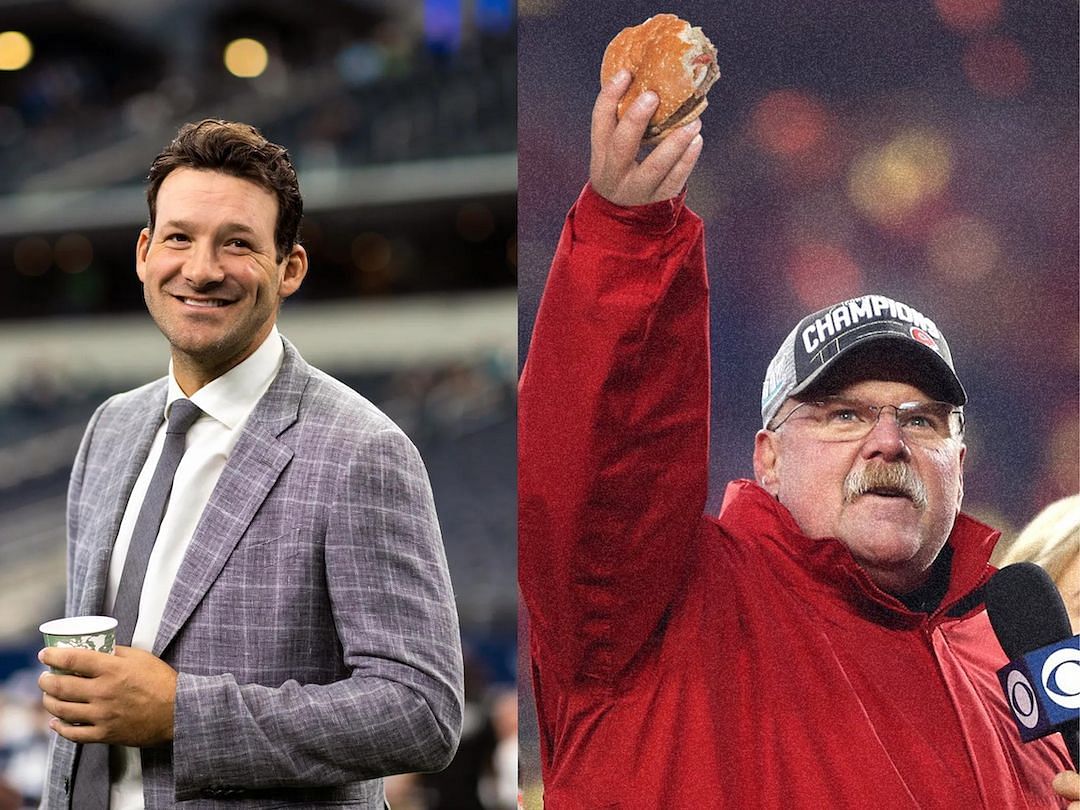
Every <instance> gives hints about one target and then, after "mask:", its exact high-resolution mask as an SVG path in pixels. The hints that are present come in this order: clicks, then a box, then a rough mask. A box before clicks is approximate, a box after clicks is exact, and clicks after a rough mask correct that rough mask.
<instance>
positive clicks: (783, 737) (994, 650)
mask: <svg viewBox="0 0 1080 810" xmlns="http://www.w3.org/2000/svg"><path fill="white" fill-rule="evenodd" d="M707 295H708V290H707V285H706V276H705V258H704V249H703V241H702V227H701V221H700V220H699V219H698V217H697V216H696V215H694V214H693V213H692V212H691V211H689V210H688V209H686V208H685V207H684V206H683V201H682V199H681V198H680V199H676V200H670V201H667V202H663V203H656V204H654V205H650V206H643V207H639V208H634V209H625V208H619V207H617V206H614V205H612V204H610V203H608V202H607V201H605V200H603V199H602V198H600V197H599V196H598V195H596V194H595V193H594V192H592V191H591V190H590V189H588V188H586V190H585V191H584V192H583V193H582V195H581V197H580V198H579V199H578V201H577V203H576V204H575V206H574V208H573V210H572V211H571V212H570V215H569V216H568V218H567V222H566V226H565V228H564V230H563V234H562V238H561V240H560V242H559V247H558V252H557V254H556V257H555V261H554V265H553V267H552V271H551V276H550V278H549V280H548V284H547V289H546V291H545V294H544V300H543V302H542V305H541V308H540V313H539V315H538V317H537V321H536V325H535V329H534V333H533V340H532V347H531V349H530V351H529V357H528V364H527V366H526V369H525V372H524V374H523V376H522V382H521V398H520V425H521V428H520V436H519V441H520V445H519V453H520V456H519V489H520V579H521V588H522V593H523V596H524V600H525V604H526V606H527V609H528V611H529V618H530V623H531V629H532V636H531V637H532V641H531V649H530V653H531V660H532V677H533V682H534V689H535V694H536V702H537V711H538V715H539V720H540V734H541V740H540V742H541V755H542V760H543V762H542V764H543V773H544V782H545V802H546V806H547V808H549V810H563V808H571V809H572V810H579V808H582V809H587V810H591V809H592V808H604V809H613V808H620V809H622V808H633V810H649V809H650V808H675V809H676V810H682V808H692V809H696V808H718V807H731V808H739V810H747V809H748V808H751V809H756V808H771V807H777V808H780V807H783V808H813V809H814V810H820V808H859V809H860V810H861V809H862V808H873V810H891V809H892V808H941V809H942V810H958V809H962V808H993V809H994V810H1000V809H1001V808H1026V807H1037V808H1047V807H1060V806H1062V805H1064V802H1063V801H1061V800H1059V799H1057V798H1055V796H1054V794H1053V791H1052V790H1051V788H1050V782H1051V780H1052V779H1053V776H1054V774H1055V773H1057V772H1058V771H1062V770H1066V769H1067V768H1069V767H1070V764H1069V761H1068V758H1067V755H1066V753H1065V748H1064V745H1062V744H1061V742H1060V740H1059V739H1058V738H1057V737H1056V735H1055V738H1054V740H1052V741H1051V740H1044V741H1040V742H1036V743H1032V744H1028V745H1024V744H1021V743H1020V741H1019V738H1018V736H1017V733H1016V729H1015V726H1014V724H1013V721H1012V719H1011V718H1010V716H1009V714H1008V710H1007V707H1006V705H1005V701H1004V699H1003V697H1002V694H1001V689H1000V686H999V685H998V681H997V678H996V675H995V671H996V670H997V669H998V668H999V667H1000V666H1002V665H1003V664H1004V663H1005V655H1004V653H1003V652H1002V651H1001V648H1000V646H999V645H998V643H997V641H996V639H995V638H994V635H993V632H992V630H991V628H990V625H989V622H988V621H987V617H986V612H985V610H984V609H983V607H982V605H981V604H980V600H979V598H978V592H977V589H978V588H979V586H980V585H982V584H983V583H984V582H985V581H986V578H987V577H988V575H989V573H990V572H991V570H992V569H990V568H989V567H988V566H987V562H986V561H987V558H988V556H989V554H990V550H991V548H992V546H993V544H994V541H995V540H996V538H997V534H996V533H995V532H993V531H992V530H990V529H989V528H987V527H986V526H984V525H982V524H980V523H978V522H977V521H975V520H973V519H971V518H969V517H967V516H964V515H961V516H960V517H959V518H958V519H957V521H956V525H955V527H954V529H953V532H952V535H951V536H950V538H949V543H950V544H951V545H952V547H953V560H952V574H951V579H950V587H949V590H948V593H947V594H946V596H945V598H944V600H943V601H942V603H941V606H940V607H939V608H938V609H937V610H935V611H934V612H933V613H931V614H929V615H928V614H925V613H913V612H910V611H909V610H907V609H906V608H905V607H904V606H903V605H902V604H901V603H900V602H899V601H897V600H896V599H894V598H893V597H891V596H890V595H888V594H886V593H885V592H883V591H881V590H879V589H878V588H877V587H876V586H875V585H874V584H873V582H872V581H871V580H870V579H869V578H868V577H867V576H866V575H865V574H864V573H863V571H862V569H860V568H859V566H858V565H857V564H856V563H855V560H854V559H853V558H852V556H851V555H850V553H849V552H848V551H847V549H846V547H845V546H843V545H842V544H841V543H840V542H839V541H837V540H833V539H823V540H812V539H810V538H808V537H806V536H804V535H803V534H802V533H801V532H800V531H799V529H798V527H797V526H796V524H795V522H794V520H793V519H792V517H791V516H790V514H789V513H788V512H787V511H786V510H785V509H784V507H782V506H781V505H780V504H779V503H778V502H777V501H775V500H774V499H773V498H771V497H770V496H769V495H768V494H767V493H766V492H765V491H764V490H762V489H760V488H759V487H758V486H757V485H756V484H754V483H753V482H750V481H736V482H733V483H731V484H729V486H728V490H727V494H726V498H725V502H724V506H723V508H722V510H721V512H720V515H719V517H716V518H713V517H708V516H702V510H703V508H704V505H705V498H706V484H707V482H706V473H707V466H708V463H707V448H708V429H707V421H708V405H709V358H708V301H707Z"/></svg>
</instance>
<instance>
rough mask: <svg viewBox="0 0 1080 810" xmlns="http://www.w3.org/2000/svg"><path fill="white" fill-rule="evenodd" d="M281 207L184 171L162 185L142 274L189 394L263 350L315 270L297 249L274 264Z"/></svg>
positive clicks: (206, 174) (141, 249)
mask: <svg viewBox="0 0 1080 810" xmlns="http://www.w3.org/2000/svg"><path fill="white" fill-rule="evenodd" d="M277 210H278V203H277V199H276V197H275V196H274V195H273V194H272V193H271V192H269V191H267V190H266V189H264V188H262V187H261V186H259V185H257V184H255V183H253V182H251V181H250V180H245V179H242V178H239V177H233V176H232V175H228V174H222V173H221V172H216V171H205V170H198V169H189V168H181V169H176V170H174V171H173V172H171V173H170V174H169V175H168V176H167V177H166V178H165V180H164V181H163V182H162V184H161V187H160V189H159V191H158V196H157V216H156V221H155V224H154V231H153V233H151V232H150V231H149V229H147V228H144V229H143V231H142V233H141V234H139V241H138V245H137V247H136V261H135V264H136V272H137V273H138V275H139V280H140V281H142V283H143V295H144V297H145V299H146V306H147V308H148V309H149V310H150V315H151V316H152V317H153V319H154V321H155V322H156V323H157V325H158V328H159V329H160V330H161V331H162V333H163V334H164V335H165V337H166V338H168V340H169V343H170V344H171V345H172V354H173V366H174V373H175V374H176V377H177V381H178V382H179V383H180V385H181V387H182V388H184V391H185V392H186V393H188V394H192V393H194V391H193V390H189V386H191V387H194V388H196V389H197V388H199V387H201V386H202V385H205V384H206V383H207V382H209V381H210V380H212V379H214V378H215V377H217V376H220V375H221V374H223V373H224V372H226V371H228V370H229V369H230V368H232V367H233V366H235V365H236V364H237V363H239V362H240V361H241V360H243V359H244V358H246V357H247V356H248V355H250V354H251V353H252V352H253V351H254V350H255V349H256V348H257V347H258V346H259V344H260V343H261V342H262V341H263V340H264V339H265V338H266V336H267V335H268V334H269V332H270V329H271V328H272V326H273V325H274V322H275V320H276V318H277V310H278V305H279V303H280V301H281V300H282V299H283V298H286V297H288V296H289V295H292V293H293V292H295V291H296V289H297V288H298V287H299V286H300V282H301V281H302V280H303V278H304V274H305V273H306V272H307V255H306V253H305V252H304V249H303V248H302V247H300V246H299V245H296V246H294V247H293V249H292V251H291V252H290V253H289V255H288V256H285V257H283V258H282V260H281V261H280V262H279V261H277V260H276V255H275V247H274V226H275V224H276V222H277Z"/></svg>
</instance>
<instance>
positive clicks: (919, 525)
mask: <svg viewBox="0 0 1080 810" xmlns="http://www.w3.org/2000/svg"><path fill="white" fill-rule="evenodd" d="M832 393H835V394H838V395H841V396H845V397H852V398H856V399H860V400H863V401H865V402H870V403H873V404H877V405H884V404H891V405H899V404H901V403H904V402H913V401H926V400H929V399H931V397H928V396H927V395H926V394H925V393H923V391H921V390H919V389H918V388H916V387H915V386H913V385H910V384H908V383H905V382H894V381H883V380H862V381H858V382H853V383H851V384H849V385H846V386H844V387H843V388H841V389H839V390H837V391H835V392H832ZM797 404H798V403H797V402H795V401H793V400H789V401H788V402H786V403H785V404H784V406H783V407H782V408H781V409H780V412H779V414H778V419H777V420H776V421H777V422H779V420H780V419H782V418H783V417H784V416H785V415H786V414H787V413H788V412H790V411H791V410H792V408H793V407H794V406H795V405H797ZM963 461H964V445H963V442H962V441H961V440H960V439H959V438H956V439H943V440H942V441H941V442H940V443H939V444H938V445H936V446H925V445H920V444H915V443H911V442H906V441H905V438H904V435H903V434H902V433H901V431H900V427H899V426H898V425H897V423H896V420H895V419H894V418H893V409H892V408H887V409H885V410H884V412H883V413H882V415H881V418H880V419H879V420H878V422H877V424H876V425H874V427H873V428H872V429H871V431H870V432H869V434H867V435H866V436H865V437H864V438H862V439H859V440H855V441H843V442H827V441H822V440H820V439H817V438H813V437H811V436H810V431H808V430H807V429H806V424H805V422H801V420H799V419H791V420H789V421H788V422H786V423H785V424H784V425H783V426H782V427H781V428H780V429H779V430H776V431H769V430H762V431H759V433H758V435H757V438H756V445H755V448H754V470H755V473H756V475H757V479H758V481H759V482H760V483H761V484H762V486H764V487H765V489H766V490H768V491H769V492H770V493H772V494H773V495H775V496H776V497H777V498H778V500H779V501H780V503H782V504H783V505H784V506H785V507H787V509H788V511H790V512H791V515H792V517H794V518H795V522H796V523H798V524H799V527H800V528H801V529H802V531H803V532H804V533H805V534H806V535H807V536H809V537H835V538H837V539H839V540H840V541H841V542H843V543H844V545H846V546H847V547H848V548H849V549H850V550H851V553H852V555H853V556H854V557H855V559H856V560H857V561H858V563H859V564H860V566H861V567H862V568H863V569H864V570H865V571H866V572H867V573H868V574H869V575H870V576H871V578H872V579H874V581H875V582H876V583H877V584H878V585H879V586H880V587H881V588H883V589H884V590H887V591H890V592H892V593H905V592H907V591H910V590H912V589H913V588H916V587H918V586H919V585H921V584H922V583H923V582H924V581H925V580H926V578H927V576H928V574H929V569H930V566H931V565H932V564H933V561H934V560H935V559H936V558H937V555H938V552H939V551H941V548H942V546H943V545H944V544H945V540H946V539H947V538H948V536H949V533H950V532H951V531H952V526H953V521H954V520H955V518H956V514H957V512H959V511H960V501H961V499H962V498H963V489H964V488H963ZM887 464H891V465H902V466H905V467H907V468H908V470H909V471H910V472H911V473H912V474H913V475H914V476H915V477H916V478H918V479H919V480H920V481H921V482H922V484H923V487H924V489H925V492H926V499H925V504H918V503H916V502H915V501H914V500H913V499H911V498H909V497H897V496H895V495H893V494H877V493H875V492H866V493H864V494H861V495H856V496H854V497H851V496H848V497H845V479H847V478H848V476H849V475H851V474H853V473H854V474H858V473H862V472H864V471H866V470H868V469H869V468H873V467H881V466H882V465H887ZM871 472H873V470H871Z"/></svg>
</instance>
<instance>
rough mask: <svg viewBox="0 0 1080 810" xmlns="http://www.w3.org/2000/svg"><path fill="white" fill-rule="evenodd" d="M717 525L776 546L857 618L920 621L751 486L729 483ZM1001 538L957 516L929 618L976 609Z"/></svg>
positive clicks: (842, 552)
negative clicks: (945, 573) (941, 588)
mask: <svg viewBox="0 0 1080 810" xmlns="http://www.w3.org/2000/svg"><path fill="white" fill-rule="evenodd" d="M716 521H717V522H718V523H719V524H720V526H721V528H723V529H724V530H725V532H726V533H727V534H729V535H730V536H731V537H733V538H735V540H736V541H739V542H745V543H749V544H760V543H769V544H773V545H775V546H776V547H778V548H779V549H780V551H781V552H782V553H783V554H784V555H785V556H786V557H787V558H789V559H790V560H791V561H792V563H793V564H794V565H795V566H797V567H798V568H800V569H802V570H803V571H804V572H805V573H806V574H808V575H809V577H810V579H811V581H812V583H813V587H815V588H816V589H820V588H825V589H827V590H830V591H834V592H836V594H837V595H838V596H839V597H840V598H841V599H843V600H844V601H845V602H847V603H848V604H850V605H851V606H852V607H854V608H855V609H856V610H858V611H859V612H860V613H864V614H867V615H869V616H870V617H872V618H875V619H876V620H878V621H881V622H882V623H888V624H891V623H897V622H899V623H901V624H911V623H918V622H921V621H922V620H923V619H924V618H925V614H921V613H913V612H912V611H910V610H908V609H907V608H906V607H905V606H904V605H903V604H902V603H901V602H900V601H899V600H898V599H896V598H895V597H894V596H892V595H891V594H889V593H886V592H885V591H883V590H881V589H880V588H879V587H878V586H877V585H875V584H874V582H873V580H871V579H870V577H869V576H868V575H867V574H866V572H865V571H863V569H862V568H861V567H860V566H859V564H858V563H857V562H856V561H855V558H854V557H853V556H852V555H851V552H850V551H849V550H848V548H847V546H845V545H844V544H843V543H841V542H840V541H839V540H837V539H835V538H831V537H826V538H810V537H807V536H806V535H805V534H803V533H802V531H801V530H800V529H799V527H798V525H797V524H796V523H795V519H794V518H793V517H792V516H791V513H790V512H789V511H788V510H787V508H786V507H784V506H783V505H782V504H781V503H780V502H779V501H777V500H776V499H775V498H774V497H773V496H772V495H770V494H769V493H768V492H766V491H765V490H764V489H762V488H761V487H760V486H759V485H758V484H757V483H755V482H754V481H749V480H738V481H732V482H731V483H729V484H728V486H727V490H726V491H725V493H724V502H723V505H722V506H721V507H720V514H719V516H718V517H717V518H716ZM1000 535H1001V533H1000V532H998V531H995V530H994V529H992V528H990V527H989V526H987V525H985V524H983V523H980V522H979V521H977V520H975V519H974V518H972V517H970V516H969V515H966V514H963V513H961V514H959V515H958V516H957V518H956V522H955V523H954V524H953V530H952V533H951V534H950V535H949V538H948V540H947V541H946V542H947V543H949V544H950V545H951V546H952V548H953V559H952V571H951V575H950V579H949V588H948V590H947V591H946V593H945V597H944V598H943V599H942V601H941V604H940V605H939V607H938V608H937V610H935V611H934V612H933V613H932V614H931V618H934V617H945V616H948V617H958V616H964V615H967V614H968V613H970V612H972V611H973V610H974V609H976V608H979V607H980V606H981V604H982V599H981V587H982V585H984V584H985V582H986V580H987V578H988V577H989V575H990V574H991V573H992V572H993V569H992V568H990V567H989V565H988V561H989V559H990V553H991V552H992V551H993V549H994V545H995V543H996V542H997V540H998V537H1000Z"/></svg>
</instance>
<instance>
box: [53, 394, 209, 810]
mask: <svg viewBox="0 0 1080 810" xmlns="http://www.w3.org/2000/svg"><path fill="white" fill-rule="evenodd" d="M200 414H202V411H201V410H199V406H198V405H196V404H195V403H194V402H192V401H191V400H189V399H178V400H176V401H175V402H173V403H172V405H171V406H170V408H169V424H168V426H166V428H165V445H164V447H162V449H161V457H160V458H159V459H158V463H157V467H155V468H154V475H153V477H152V478H151V479H150V487H149V488H148V489H147V490H146V497H145V498H144V499H143V503H142V508H141V509H140V510H139V517H138V518H137V519H136V520H135V528H134V530H133V531H132V533H131V543H130V545H128V552H127V557H126V558H125V559H124V571H123V573H122V574H121V576H120V585H119V587H118V588H117V590H116V603H115V605H114V606H113V616H114V617H115V618H116V621H117V626H116V643H117V644H124V645H130V644H131V637H132V635H133V634H134V633H135V622H136V620H137V619H138V618H139V601H140V599H141V598H142V589H143V580H145V579H146V564H147V563H148V562H149V561H150V552H151V551H153V550H154V542H155V541H156V540H157V535H158V530H159V529H160V528H161V518H162V517H163V516H164V515H165V506H166V504H168V502H169V493H170V492H171V491H172V484H173V476H174V475H175V474H176V468H177V466H179V464H180V459H181V457H182V456H183V455H184V444H185V437H186V435H187V432H188V428H190V427H191V426H192V425H193V424H194V423H195V420H196V419H198V418H199V416H200ZM71 796H72V805H71V807H72V810H107V808H108V807H109V746H107V745H104V744H100V743H94V744H87V745H83V746H82V753H81V754H80V755H79V760H78V763H77V768H76V770H75V780H74V785H73V786H72V791H71Z"/></svg>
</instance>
